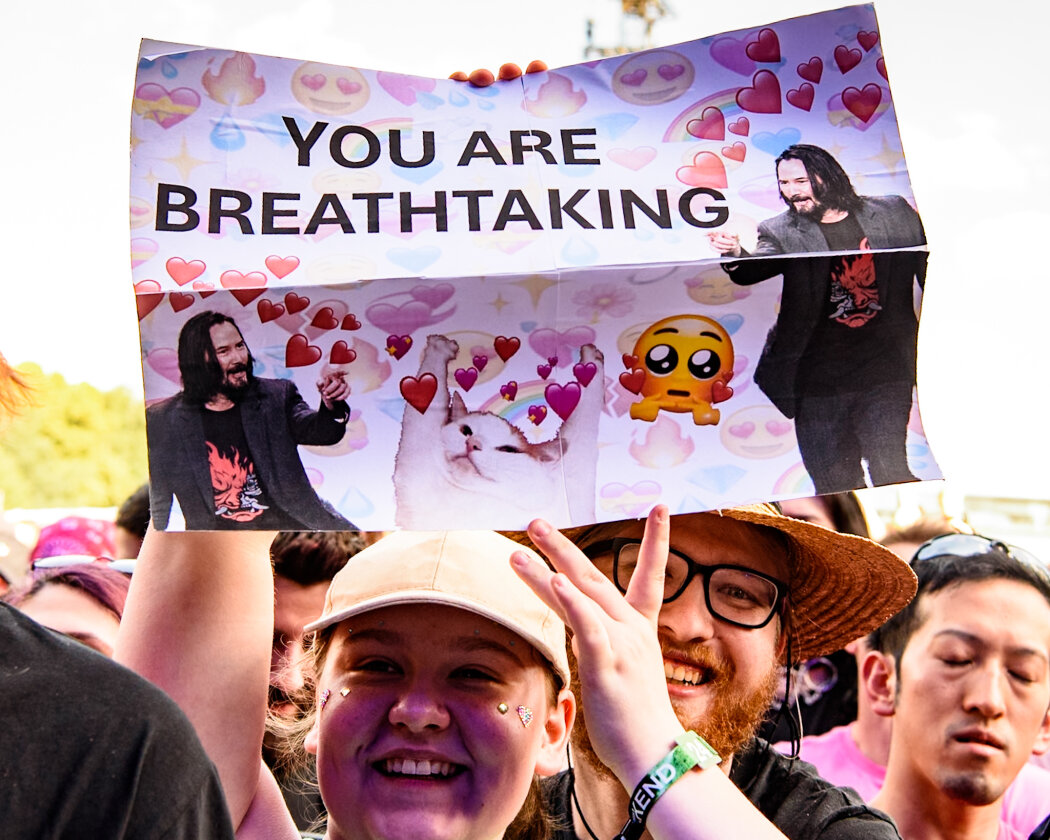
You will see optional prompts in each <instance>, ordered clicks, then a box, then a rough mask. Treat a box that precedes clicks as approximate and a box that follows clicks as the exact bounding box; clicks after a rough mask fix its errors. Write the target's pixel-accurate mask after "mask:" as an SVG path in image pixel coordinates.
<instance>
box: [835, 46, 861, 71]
mask: <svg viewBox="0 0 1050 840" xmlns="http://www.w3.org/2000/svg"><path fill="white" fill-rule="evenodd" d="M860 59H861V52H860V50H851V49H850V48H849V47H844V46H842V45H841V44H840V45H839V46H837V47H835V63H836V64H837V65H838V66H839V70H841V71H842V72H843V73H848V72H849V71H850V70H852V69H853V68H854V67H856V66H857V65H858V64H860Z"/></svg>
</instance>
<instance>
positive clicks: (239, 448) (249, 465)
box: [146, 311, 354, 531]
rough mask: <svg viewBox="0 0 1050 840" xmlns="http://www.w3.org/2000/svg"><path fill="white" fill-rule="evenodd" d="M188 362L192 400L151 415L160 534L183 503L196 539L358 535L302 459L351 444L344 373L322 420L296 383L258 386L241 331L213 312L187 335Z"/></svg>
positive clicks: (184, 396) (325, 390) (331, 386)
mask: <svg viewBox="0 0 1050 840" xmlns="http://www.w3.org/2000/svg"><path fill="white" fill-rule="evenodd" d="M178 355H179V373H180V374H181V376H182V388H183V389H182V391H180V392H179V393H178V394H176V395H175V396H173V397H171V398H169V399H167V400H164V401H163V402H160V403H157V404H156V405H152V406H150V407H149V408H148V409H147V411H146V436H147V438H148V440H149V461H150V465H149V466H150V504H151V509H152V514H153V522H154V526H155V527H156V528H158V529H161V530H163V529H165V528H167V526H168V520H169V517H170V515H171V507H172V497H173V496H174V497H175V498H177V499H178V503H179V506H180V508H181V510H182V514H183V517H184V518H185V521H186V527H187V528H189V529H192V530H223V529H228V528H252V529H266V530H286V531H298V530H325V529H327V530H351V529H353V527H354V526H353V525H351V524H350V522H348V521H347V520H346V519H344V518H343V517H342V516H340V515H339V514H338V513H336V511H335V510H334V509H333V508H332V506H331V505H330V504H328V503H327V502H324V501H322V500H321V499H320V498H319V497H318V495H317V493H316V492H315V491H314V489H313V487H312V486H311V485H310V481H309V479H308V478H307V476H306V470H304V469H303V464H302V460H301V459H300V458H299V451H298V449H297V445H298V444H308V445H312V446H331V445H333V444H336V443H338V442H339V441H340V440H342V437H343V434H344V432H345V431H346V423H347V420H348V419H349V417H350V408H349V406H348V405H347V404H346V397H347V396H349V394H350V385H349V384H348V383H347V381H346V379H345V376H344V375H343V374H342V373H339V372H336V373H331V374H328V375H326V376H324V377H322V378H321V379H318V380H317V390H318V392H319V393H320V395H321V405H320V407H319V408H318V410H317V411H314V410H313V409H311V408H310V407H309V406H308V405H307V404H306V402H305V401H304V400H303V398H302V397H301V396H300V395H299V391H298V389H297V388H296V387H295V384H294V383H292V382H290V381H288V380H284V379H261V378H256V377H255V376H254V374H253V360H252V354H251V351H250V350H249V349H248V346H247V345H246V344H245V342H244V337H243V336H242V335H241V331H240V329H239V328H238V327H237V324H236V323H235V322H234V320H233V319H232V318H230V317H229V316H227V315H223V314H221V313H219V312H211V311H208V312H202V313H200V314H199V315H195V316H194V317H193V318H190V320H189V321H187V322H186V323H185V324H184V325H183V327H182V330H181V332H180V333H179V350H178Z"/></svg>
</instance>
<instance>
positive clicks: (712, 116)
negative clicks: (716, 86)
mask: <svg viewBox="0 0 1050 840" xmlns="http://www.w3.org/2000/svg"><path fill="white" fill-rule="evenodd" d="M685 130H686V131H687V132H688V133H689V134H691V135H693V137H695V138H697V139H698V140H725V136H726V118H725V116H724V115H723V114H722V111H721V110H720V109H719V108H715V107H714V106H713V105H712V106H710V107H708V108H704V110H703V111H702V112H701V114H700V119H698V120H689V122H687V123H686V124H685Z"/></svg>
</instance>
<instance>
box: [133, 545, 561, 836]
mask: <svg viewBox="0 0 1050 840" xmlns="http://www.w3.org/2000/svg"><path fill="white" fill-rule="evenodd" d="M272 536H273V535H272V534H265V533H237V534H231V533H225V532H219V533H178V534H167V533H156V532H152V531H151V532H150V533H149V534H148V535H147V538H146V542H145V543H144V545H143V549H142V553H141V554H140V557H139V561H138V565H137V567H136V572H135V579H134V582H133V585H132V592H131V596H130V598H129V601H128V604H127V609H126V610H125V619H124V621H125V623H124V625H123V626H122V629H121V636H120V640H119V641H118V651H117V658H118V660H120V661H123V662H124V663H126V664H128V665H130V666H131V667H133V668H134V669H135V670H137V671H139V672H140V673H142V674H144V675H146V676H147V677H149V678H150V679H151V680H153V681H154V682H156V683H157V684H159V685H160V686H161V687H163V688H164V689H165V690H166V691H167V692H168V693H169V694H170V695H171V696H172V697H173V698H175V700H176V701H177V702H178V703H179V704H180V705H181V706H182V708H183V709H184V711H186V713H187V714H188V716H189V717H190V719H191V720H192V721H193V723H194V726H195V727H196V729H197V732H198V734H199V735H200V737H201V740H202V741H203V743H204V745H205V747H206V749H207V750H208V753H209V755H210V756H211V758H212V760H213V761H214V762H215V763H216V765H217V767H218V769H219V773H220V776H221V778H222V782H223V788H224V790H225V792H226V797H227V802H228V804H229V808H230V812H231V817H232V818H233V823H234V825H235V826H236V827H237V831H238V836H239V837H266V838H274V837H289V838H292V837H297V836H298V832H297V830H296V829H295V826H294V824H293V823H292V820H291V817H290V816H289V814H288V812H287V809H286V808H285V806H284V802H283V799H282V798H281V794H280V792H279V791H278V788H277V786H276V784H275V782H274V781H273V777H272V776H271V775H270V774H269V771H268V770H267V769H266V768H265V767H264V766H263V764H262V762H261V759H260V746H261V743H262V737H263V729H264V723H265V716H266V698H267V692H266V688H267V683H268V674H269V661H270V647H271V635H272V621H273V581H272V576H271V573H270V566H269V562H268V552H267V548H268V545H269V541H270V539H271V538H272ZM515 549H517V545H516V544H514V543H512V542H510V541H509V540H507V539H506V538H504V537H501V536H499V535H497V534H492V533H485V532H470V533H467V532H460V533H418V534H413V533H408V532H401V533H397V534H394V535H391V536H389V537H386V538H384V539H382V540H380V541H379V542H378V543H377V544H376V545H374V546H371V547H370V548H368V549H366V550H365V551H363V552H361V553H359V554H358V555H356V556H355V557H354V558H353V559H352V560H351V562H350V563H349V564H347V566H346V567H345V568H344V570H343V571H341V572H340V573H339V574H338V575H337V576H336V578H335V580H334V581H333V583H332V586H331V589H330V590H329V594H328V596H327V598H326V603H325V609H324V612H323V614H322V615H321V617H320V618H319V619H318V620H317V621H315V622H314V623H313V624H312V625H310V627H308V629H310V630H314V631H316V632H317V639H318V644H317V647H316V650H317V657H316V663H317V672H316V699H315V701H314V703H313V711H314V714H315V717H314V722H313V724H312V727H311V728H310V731H309V734H308V735H307V736H306V739H305V746H306V749H307V750H308V751H309V752H311V753H314V754H315V755H316V759H317V771H318V781H319V784H320V788H321V795H322V798H323V799H324V802H325V805H326V808H327V810H328V815H329V817H328V829H327V837H328V838H331V840H336V838H350V837H354V838H357V837H368V838H378V837H382V838H399V837H404V838H409V837H411V838H435V839H436V838H448V840H460V839H461V838H481V840H491V839H492V838H498V837H503V836H505V832H507V829H508V826H510V825H511V823H512V821H514V820H515V817H516V816H517V815H518V814H519V811H522V807H523V805H524V804H526V801H527V799H531V798H532V797H530V792H531V791H533V790H534V779H535V777H536V776H537V775H549V774H552V773H555V772H557V771H558V770H559V769H560V768H561V765H562V762H563V760H564V751H565V744H566V740H567V736H568V732H569V729H570V728H571V725H572V721H573V718H574V714H575V702H574V699H573V696H572V694H571V692H569V691H568V690H567V689H566V688H564V686H565V684H566V683H567V678H568V666H567V662H566V657H565V647H564V629H563V627H562V624H561V622H560V620H559V619H558V618H557V616H556V615H555V614H554V612H553V611H552V610H551V609H550V608H548V607H547V606H546V605H545V604H543V603H542V602H541V601H540V600H539V599H538V598H536V597H535V596H534V595H533V593H532V592H531V591H530V590H529V589H528V587H527V586H526V585H525V584H524V583H522V582H521V581H520V580H519V579H518V578H517V576H516V575H515V574H514V572H513V571H512V570H511V568H510V566H509V564H508V562H507V558H508V556H509V555H510V554H511V553H512V552H513V551H514V550H515ZM537 562H538V560H537ZM526 810H529V809H526ZM534 823H536V821H535V820H530V818H529V816H528V814H524V815H523V817H522V818H521V819H519V820H518V821H517V824H516V825H515V826H514V831H513V832H511V833H507V834H506V836H514V837H542V836H543V833H542V829H543V826H542V824H534ZM532 829H539V830H540V831H539V833H533V831H532Z"/></svg>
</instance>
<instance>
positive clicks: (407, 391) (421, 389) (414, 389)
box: [401, 373, 438, 414]
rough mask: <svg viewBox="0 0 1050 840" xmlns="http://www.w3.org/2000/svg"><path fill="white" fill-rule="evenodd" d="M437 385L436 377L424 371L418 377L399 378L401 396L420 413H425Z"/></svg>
mask: <svg viewBox="0 0 1050 840" xmlns="http://www.w3.org/2000/svg"><path fill="white" fill-rule="evenodd" d="M437 387H438V381H437V377H436V376H434V374H432V373H424V374H423V375H422V376H421V377H419V379H416V377H414V376H406V377H404V378H403V379H402V380H401V396H403V397H404V398H405V402H407V403H408V404H409V405H410V406H412V408H414V409H415V410H416V411H418V412H419V413H420V414H425V413H426V410H427V408H428V407H429V406H430V402H431V400H433V399H434V394H436V393H437Z"/></svg>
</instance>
